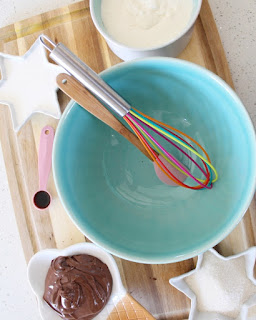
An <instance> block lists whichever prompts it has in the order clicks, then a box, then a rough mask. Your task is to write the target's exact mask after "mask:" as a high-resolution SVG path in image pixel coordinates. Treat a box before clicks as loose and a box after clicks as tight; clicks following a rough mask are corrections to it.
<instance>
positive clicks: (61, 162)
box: [53, 58, 256, 263]
mask: <svg viewBox="0 0 256 320" xmlns="http://www.w3.org/2000/svg"><path fill="white" fill-rule="evenodd" d="M101 76H102V78H103V79H104V80H105V81H106V82H107V83H108V84H109V85H110V86H111V87H113V88H114V89H115V90H116V91H117V92H118V93H119V94H121V95H122V96H123V98H125V99H126V100H127V101H128V102H129V103H130V104H131V105H132V106H136V107H137V108H138V109H139V110H141V111H143V112H145V113H146V114H148V115H150V116H152V117H154V118H156V119H159V120H161V121H163V122H165V123H168V124H170V125H172V126H174V127H176V128H177V129H179V130H181V131H183V132H185V133H187V134H188V135H190V136H192V137H193V138H194V139H196V140H197V141H198V142H199V143H200V144H201V145H202V146H203V147H205V148H206V150H207V151H208V153H209V155H210V158H211V160H212V163H213V164H214V166H215V167H216V169H217V171H218V173H219V180H218V181H217V182H216V183H215V184H214V187H213V189H212V190H200V191H194V190H188V189H184V188H181V187H170V186H167V185H164V184H162V183H161V182H160V181H159V180H158V178H157V177H156V175H155V173H154V169H153V164H152V162H151V161H149V160H148V159H147V158H146V157H145V156H144V155H143V154H141V153H140V152H139V151H138V150H137V149H136V148H135V147H134V146H133V145H131V144H129V143H128V142H127V141H126V140H125V139H124V138H123V137H122V136H120V135H119V134H118V133H116V132H114V131H113V130H112V129H110V128H109V127H107V126H106V125H105V124H103V123H102V122H100V121H99V120H97V119H96V118H94V117H93V116H92V115H90V114H89V113H88V112H86V111H85V110H84V109H82V108H81V107H80V106H79V105H77V104H76V103H71V104H70V105H69V107H68V108H67V109H66V111H65V113H64V115H63V117H62V119H61V121H60V123H59V126H58V130H57V133H56V138H55V143H54V153H53V168H54V178H55V182H56V185H57V190H58V194H59V196H60V198H61V200H62V202H63V204H64V206H65V208H66V211H67V212H68V214H69V215H70V217H71V219H72V220H73V221H74V222H75V224H76V225H77V226H78V227H79V228H80V230H81V231H82V232H83V233H84V234H85V235H86V236H87V237H88V238H90V239H91V240H92V241H93V242H95V243H96V244H98V245H100V246H101V247H103V248H105V249H106V250H108V251H109V252H111V253H113V254H115V255H118V256H120V257H123V258H125V259H128V260H133V261H137V262H145V263H166V262H174V261H180V260H184V259H186V258H190V257H192V256H195V255H197V254H198V253H200V252H202V251H205V250H207V249H209V248H210V247H212V246H214V245H215V244H216V243H218V242H219V241H221V240H222V239H223V238H224V237H225V236H227V234H228V233H229V232H230V231H231V230H232V229H233V228H234V227H235V226H236V224H237V223H238V222H239V220H240V219H241V218H242V216H243V214H244V213H245V211H246V209H247V207H248V206H249V204H250V201H251V198H252V196H253V193H254V189H255V160H256V159H255V134H254V129H253V126H252V124H251V121H250V119H249V116H248V114H247V112H246V111H245V109H244V107H243V105H242V104H241V102H240V100H239V99H238V98H237V96H236V95H235V93H234V92H233V91H232V90H231V89H230V88H229V87H228V86H227V85H226V84H225V83H224V82H223V81H222V80H221V79H220V78H218V77H217V76H215V75H214V74H212V73H210V72H208V71H206V70H205V69H203V68H201V67H198V66H196V65H194V64H191V63H188V62H184V61H181V60H177V59H169V58H150V59H143V60H137V61H133V62H126V63H122V64H120V65H117V66H115V67H112V68H110V69H108V70H106V71H105V72H103V73H102V74H101ZM173 152H174V151H173ZM174 154H175V152H174ZM175 155H176V156H177V157H178V155H177V154H175ZM187 165H188V167H189V164H187ZM190 169H191V170H192V169H193V168H191V167H190ZM189 181H190V180H189V179H187V182H189Z"/></svg>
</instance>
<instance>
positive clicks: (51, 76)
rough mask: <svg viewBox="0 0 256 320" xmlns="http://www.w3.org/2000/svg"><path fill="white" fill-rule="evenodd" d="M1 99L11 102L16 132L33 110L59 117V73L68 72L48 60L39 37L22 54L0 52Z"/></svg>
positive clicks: (6, 103) (4, 102)
mask: <svg viewBox="0 0 256 320" xmlns="http://www.w3.org/2000/svg"><path fill="white" fill-rule="evenodd" d="M0 69H1V73H2V79H1V80H0V103H2V104H5V105H8V106H9V108H10V111H11V116H12V122H13V128H14V130H15V131H16V132H17V131H19V130H20V128H21V127H22V126H23V125H24V124H25V123H26V122H27V121H28V120H29V119H30V118H31V116H32V115H33V114H34V113H37V112H39V113H43V114H46V115H49V116H52V117H54V118H57V119H59V118H60V116H61V111H60V106H59V102H58V98H57V90H58V86H57V84H56V77H57V75H58V74H59V73H62V72H65V71H64V69H63V68H62V67H60V66H57V65H55V64H52V63H50V62H49V61H48V59H47V55H46V52H45V49H44V47H43V46H42V44H41V42H40V40H39V38H38V39H37V40H36V41H35V42H34V44H33V45H32V46H31V48H30V49H29V50H28V51H27V52H26V53H25V54H24V55H23V56H13V55H9V54H4V53H0Z"/></svg>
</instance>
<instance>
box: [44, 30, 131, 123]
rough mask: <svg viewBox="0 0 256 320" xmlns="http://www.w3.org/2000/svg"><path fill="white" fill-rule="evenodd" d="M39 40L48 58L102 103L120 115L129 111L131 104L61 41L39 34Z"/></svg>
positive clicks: (122, 115)
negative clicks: (48, 54)
mask: <svg viewBox="0 0 256 320" xmlns="http://www.w3.org/2000/svg"><path fill="white" fill-rule="evenodd" d="M40 40H41V42H42V44H43V46H44V47H45V48H46V49H47V50H48V51H49V52H50V58H51V59H52V60H53V61H55V62H56V63H57V64H58V65H60V66H62V67H63V68H64V69H65V70H66V71H67V72H68V73H69V74H70V75H72V76H73V77H74V78H75V79H76V80H78V81H79V82H80V83H81V84H82V85H83V86H84V87H85V88H87V89H88V90H89V91H90V92H91V93H92V94H94V95H95V96H96V97H97V98H98V99H100V100H101V101H102V102H103V103H105V104H107V106H109V108H110V109H111V110H112V111H114V112H115V113H116V114H118V115H119V116H121V117H124V116H125V115H126V114H127V113H128V112H129V110H130V109H131V106H130V105H129V104H128V103H127V102H126V101H125V100H124V99H123V98H122V97H121V96H120V95H119V94H117V93H116V92H115V91H114V90H113V89H112V88H111V87H110V86H109V85H108V84H107V83H106V82H105V81H103V80H102V79H101V78H100V77H99V76H98V75H97V73H96V72H94V71H93V70H92V69H91V68H90V67H88V66H87V65H86V64H85V63H84V62H83V61H82V60H80V59H79V58H78V57H77V56H76V55H75V54H74V53H72V52H71V51H70V50H69V49H68V48H67V47H65V46H64V45H63V44H62V43H58V44H56V43H54V42H53V41H52V40H51V39H50V38H48V37H47V36H45V35H41V36H40ZM49 44H50V45H51V46H49Z"/></svg>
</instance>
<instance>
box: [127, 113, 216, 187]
mask: <svg viewBox="0 0 256 320" xmlns="http://www.w3.org/2000/svg"><path fill="white" fill-rule="evenodd" d="M124 120H125V121H126V122H127V123H128V125H129V126H130V127H131V128H132V130H133V131H134V133H135V134H136V135H137V137H138V138H139V140H140V141H141V143H142V144H143V146H144V147H145V149H146V151H147V152H148V154H149V155H150V157H151V159H152V160H153V161H154V163H155V164H156V165H157V166H158V167H159V168H160V169H161V171H162V172H163V173H164V174H165V175H166V176H167V177H168V178H170V179H171V180H172V181H174V182H175V183H176V184H177V185H179V186H182V187H184V188H188V189H194V190H198V189H204V188H206V189H211V188H212V186H213V185H212V184H213V182H215V181H217V179H218V174H217V171H216V169H215V168H214V167H213V165H212V163H211V160H210V157H209V155H208V154H207V152H206V151H205V150H204V148H203V147H202V146H201V145H200V144H199V143H198V142H197V141H196V140H194V139H193V138H191V137H189V136H188V135H187V134H185V133H183V132H181V131H180V130H178V129H175V128H173V127H171V126H169V125H166V124H164V123H162V122H160V121H158V120H155V119H153V118H151V117H149V116H147V115H145V114H144V113H142V112H140V111H138V110H136V109H134V108H132V109H131V110H130V112H129V113H128V114H126V116H124ZM147 129H149V130H152V134H155V135H158V136H159V137H161V138H162V139H164V140H165V141H167V142H168V143H170V144H171V145H172V146H173V147H175V148H177V149H178V150H179V152H181V153H182V154H183V155H184V156H186V157H187V158H188V159H189V160H190V161H191V162H192V163H193V164H194V165H195V166H196V167H197V169H198V170H199V171H200V172H201V173H202V174H203V175H204V176H205V180H203V179H199V178H196V177H195V176H194V175H192V173H191V172H190V171H189V170H188V169H187V168H186V167H185V166H184V165H183V164H181V163H180V162H178V161H177V160H176V159H175V158H174V157H173V156H172V155H171V154H170V152H168V151H167V150H166V149H165V148H164V147H163V146H162V145H161V144H160V143H159V142H158V141H157V140H156V139H155V138H154V137H153V136H152V134H150V133H149V132H148V130H147ZM174 131H175V132H176V133H175V132H174ZM183 137H184V138H187V139H188V140H189V141H191V143H192V142H193V143H194V144H195V145H196V146H197V147H198V148H199V149H200V150H201V151H202V152H203V155H201V154H200V153H199V152H198V151H197V150H196V149H195V147H194V146H193V145H192V144H190V143H189V142H187V141H186V140H185V139H183ZM182 148H184V149H185V150H187V151H190V152H191V153H193V154H194V155H195V156H197V158H199V160H200V161H201V162H202V165H203V167H204V168H202V167H201V166H200V165H199V164H198V163H197V161H195V160H194V159H193V158H192V157H191V156H190V155H189V154H188V153H187V152H186V151H185V150H183V149H182ZM159 154H160V155H161V156H162V157H163V158H164V159H165V160H166V161H167V162H168V163H170V164H171V165H172V166H173V167H175V168H176V169H177V170H179V171H180V172H182V173H184V174H185V175H187V176H188V177H189V178H191V179H192V180H193V181H195V182H196V183H197V185H196V186H190V185H188V184H186V183H183V182H182V181H180V180H179V179H178V178H177V177H176V176H175V175H173V174H172V173H171V172H170V170H169V169H168V168H167V167H166V166H165V165H164V163H163V162H162V161H161V159H160V158H159V157H158V156H159ZM212 173H214V175H215V177H214V179H213V176H212Z"/></svg>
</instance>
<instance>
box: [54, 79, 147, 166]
mask: <svg viewBox="0 0 256 320" xmlns="http://www.w3.org/2000/svg"><path fill="white" fill-rule="evenodd" d="M57 84H58V86H59V88H60V89H61V90H62V91H63V92H64V93H66V94H67V95H68V96H69V97H70V98H71V99H73V100H75V101H76V102H77V103H78V104H79V105H80V106H81V107H83V108H84V109H85V110H87V111H88V112H90V113H91V114H92V115H94V116H95V117H96V118H98V119H99V120H101V121H102V122H104V123H106V124H107V125H108V126H109V127H111V128H112V129H114V130H115V131H117V132H118V133H119V134H121V135H122V136H123V137H125V138H126V139H127V140H128V141H130V142H131V143H132V144H133V145H134V146H135V147H136V148H138V149H139V150H140V151H141V152H142V153H143V154H144V155H145V156H146V157H148V158H149V159H150V160H152V159H151V157H150V156H149V154H148V153H147V151H146V149H145V148H144V146H143V145H142V143H141V142H140V140H139V139H138V138H137V137H136V136H135V135H134V134H133V133H132V132H131V131H130V130H128V129H127V128H126V127H125V126H124V125H123V124H122V123H121V122H120V121H119V120H118V119H117V118H116V117H115V116H113V115H112V113H111V112H110V111H109V110H108V109H107V108H105V107H104V106H103V105H102V104H101V103H100V102H99V100H97V99H96V98H95V97H94V96H93V95H92V94H91V93H90V92H89V91H88V90H86V89H85V88H84V87H83V85H82V84H80V82H78V81H77V80H76V79H74V78H73V77H72V76H70V75H68V74H65V73H61V74H59V75H58V76H57Z"/></svg>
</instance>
